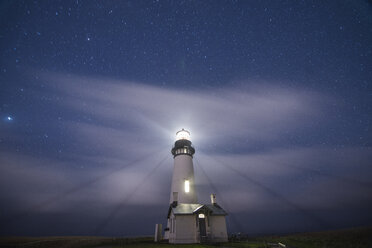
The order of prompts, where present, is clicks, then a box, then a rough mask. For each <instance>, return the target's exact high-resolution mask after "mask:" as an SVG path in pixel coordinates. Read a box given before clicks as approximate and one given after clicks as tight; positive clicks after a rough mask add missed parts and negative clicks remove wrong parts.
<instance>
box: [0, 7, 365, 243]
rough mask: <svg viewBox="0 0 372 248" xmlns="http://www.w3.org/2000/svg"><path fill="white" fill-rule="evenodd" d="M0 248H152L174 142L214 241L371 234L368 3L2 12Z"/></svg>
mask: <svg viewBox="0 0 372 248" xmlns="http://www.w3.org/2000/svg"><path fill="white" fill-rule="evenodd" d="M0 52H1V57H0V117H1V119H0V222H1V225H0V235H38V236H43V235H111V236H138V235H149V234H153V231H154V229H155V227H154V225H155V224H156V223H163V225H165V223H166V216H167V210H168V203H169V194H170V185H171V176H172V168H173V157H172V155H171V153H170V150H171V148H172V146H173V144H174V139H175V133H176V131H178V130H179V129H181V128H185V129H187V130H189V131H190V132H191V139H192V142H193V144H194V147H195V149H196V153H195V156H194V168H195V180H196V187H197V191H198V199H199V201H200V202H201V203H209V194H210V193H216V194H217V202H218V203H219V204H220V205H221V206H222V207H223V208H224V209H225V210H226V211H227V212H228V213H229V215H228V217H227V221H228V231H229V232H230V233H234V232H243V233H247V234H248V235H255V234H268V233H288V232H301V231H314V230H328V229H338V228H349V227H355V226H367V225H372V211H371V209H372V179H371V178H372V177H371V176H372V167H371V166H372V147H371V146H372V132H371V127H372V6H371V4H370V3H368V1H358V0H353V1H295V0H293V1H219V0H218V1H161V0H159V1H83V0H76V1H2V2H1V3H0Z"/></svg>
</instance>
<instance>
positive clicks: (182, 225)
mask: <svg viewBox="0 0 372 248" xmlns="http://www.w3.org/2000/svg"><path fill="white" fill-rule="evenodd" d="M171 216H173V217H172V218H174V215H173V214H172V215H171ZM175 223H176V224H175V232H174V233H172V232H171V230H170V233H169V243H173V244H190V243H196V242H197V241H196V223H195V216H194V215H177V216H176V218H175Z"/></svg>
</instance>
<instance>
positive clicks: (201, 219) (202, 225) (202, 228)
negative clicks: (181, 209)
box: [198, 214, 207, 241]
mask: <svg viewBox="0 0 372 248" xmlns="http://www.w3.org/2000/svg"><path fill="white" fill-rule="evenodd" d="M198 219H199V232H200V240H201V241H204V240H205V239H206V236H207V230H206V226H205V216H204V214H199V218H198Z"/></svg>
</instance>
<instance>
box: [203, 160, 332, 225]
mask: <svg viewBox="0 0 372 248" xmlns="http://www.w3.org/2000/svg"><path fill="white" fill-rule="evenodd" d="M206 156H207V157H210V158H212V159H213V160H215V161H216V162H218V164H220V165H222V166H223V167H224V168H225V169H227V170H229V171H233V172H234V173H236V174H237V175H239V176H240V177H242V178H243V179H245V180H246V181H248V182H249V183H251V184H253V185H255V186H257V187H258V188H261V189H263V190H264V191H265V192H266V193H268V194H270V195H271V196H274V197H276V198H278V199H279V200H280V202H281V203H285V204H286V205H288V206H290V207H291V208H292V209H294V210H296V211H297V212H299V213H301V214H302V215H303V216H304V217H306V218H307V219H309V220H311V221H312V222H316V224H317V225H318V226H319V227H321V228H322V229H326V228H332V225H331V224H330V223H328V222H326V221H325V220H323V219H321V218H319V217H318V216H315V215H314V214H312V213H310V212H309V211H308V210H306V209H303V208H302V207H300V206H298V205H297V204H295V203H293V202H291V201H290V200H288V199H287V198H286V197H284V196H282V195H281V194H279V193H277V192H276V191H275V190H272V189H271V188H269V187H268V186H266V185H264V184H262V183H261V182H259V181H257V180H255V179H252V178H251V177H249V176H248V175H246V174H245V173H244V172H242V171H239V170H237V169H236V168H234V167H232V166H231V165H228V164H226V163H224V162H222V161H220V160H219V159H217V158H215V157H213V156H209V155H206Z"/></svg>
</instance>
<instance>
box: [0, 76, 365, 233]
mask: <svg viewBox="0 0 372 248" xmlns="http://www.w3.org/2000/svg"><path fill="white" fill-rule="evenodd" d="M40 80H41V81H42V82H43V84H44V85H45V86H46V87H45V88H42V89H41V90H39V91H34V92H33V94H34V96H35V101H37V99H39V98H41V97H40V96H43V97H44V96H45V95H47V96H48V97H47V98H48V99H51V100H50V101H49V104H48V106H45V108H48V109H49V111H50V112H52V113H58V118H55V117H56V115H50V116H49V115H47V116H43V118H46V122H47V123H48V125H47V126H46V127H45V128H46V130H42V132H41V131H40V132H41V133H33V134H32V135H31V136H27V139H25V140H26V141H24V140H23V139H22V135H19V134H13V133H8V134H7V136H6V137H5V140H6V141H8V140H12V142H14V144H15V145H13V146H11V147H14V146H15V147H17V146H21V145H25V144H23V143H22V142H27V144H28V145H29V146H31V147H32V144H38V145H40V144H39V143H38V142H40V139H39V138H38V139H36V138H35V137H42V136H43V135H44V132H49V133H50V136H53V134H55V133H61V135H60V136H59V138H58V139H57V138H55V139H49V140H48V141H45V142H44V143H45V144H44V143H43V145H42V146H41V147H42V148H41V149H42V150H41V152H39V153H32V152H24V153H22V150H20V151H14V150H12V148H8V149H6V150H4V151H3V152H2V153H1V159H0V162H1V165H2V166H1V167H0V170H1V171H0V172H1V173H0V179H1V184H0V185H1V188H2V191H1V192H2V196H3V200H2V202H1V205H2V206H3V209H6V211H5V212H4V214H7V213H13V214H14V213H16V212H17V211H21V212H22V211H24V210H26V211H30V210H31V212H32V213H33V214H35V216H36V215H37V214H39V215H41V214H44V215H45V214H52V213H54V214H55V213H59V214H61V213H65V214H67V215H71V216H76V215H80V214H81V215H83V214H84V215H85V216H90V217H91V218H92V219H93V220H91V221H92V222H94V223H97V224H98V223H99V222H100V220H102V219H104V218H106V217H107V216H108V215H110V213H114V214H111V215H112V216H115V217H117V218H129V217H128V215H129V214H130V215H132V214H133V213H135V212H136V211H137V210H136V209H139V208H141V207H142V208H146V209H147V208H148V209H150V210H148V211H150V212H151V209H157V210H156V211H155V212H151V214H149V219H148V221H147V222H146V220H144V223H145V225H147V226H150V225H151V226H152V225H153V224H154V223H153V222H151V221H153V220H154V218H155V219H156V218H157V217H156V216H164V212H166V209H167V207H168V206H167V205H168V200H169V199H168V197H169V193H170V192H169V190H170V181H171V173H172V164H173V162H172V156H171V154H170V149H171V146H172V144H173V142H174V136H175V132H176V131H177V130H179V129H180V128H186V129H189V130H190V131H191V138H192V141H193V143H194V145H195V147H196V154H195V159H194V165H195V173H196V182H197V189H198V191H199V192H198V194H199V201H200V202H208V201H209V194H210V193H212V192H213V191H215V190H216V189H217V191H218V192H213V193H218V195H217V200H218V201H219V202H220V204H221V205H222V206H224V207H226V208H227V209H228V210H229V211H230V213H231V214H232V215H234V214H235V215H239V218H237V219H238V220H239V219H240V220H241V221H244V222H246V223H248V224H247V225H243V226H244V228H246V230H254V226H255V225H258V222H260V223H261V224H259V225H260V230H261V231H262V230H265V227H264V226H262V222H261V220H262V218H263V219H267V218H272V219H276V220H280V221H281V220H283V219H286V218H291V216H293V215H296V217H293V223H292V222H288V223H289V224H288V228H289V227H290V226H291V225H292V227H293V226H297V227H298V228H299V229H301V228H304V226H303V224H301V223H303V221H304V219H306V218H309V216H310V218H311V217H312V216H317V214H316V211H319V210H321V211H334V210H337V209H340V208H341V207H340V205H342V207H343V208H345V209H347V210H349V211H351V212H353V211H354V212H353V216H354V217H358V216H359V217H360V216H364V217H366V216H367V217H368V215H366V213H365V212H363V213H358V212H357V211H356V209H360V208H363V207H366V206H369V205H368V202H369V201H370V200H371V199H370V197H369V195H372V194H371V191H370V187H369V185H370V184H371V181H370V179H369V176H368V175H370V173H371V169H370V168H369V166H368V165H369V161H371V155H370V154H371V151H370V148H362V147H343V148H337V149H336V148H335V147H332V146H325V145H320V144H319V143H317V142H313V143H311V142H310V144H307V145H306V146H305V145H301V143H299V144H294V143H293V142H292V140H291V139H290V137H296V138H297V139H300V140H301V137H311V136H313V135H319V133H318V130H317V129H318V128H319V127H322V125H323V123H324V125H325V123H327V121H329V119H328V118H327V114H328V113H327V111H328V109H329V104H330V102H331V101H335V99H331V98H330V97H329V96H326V95H323V94H320V93H317V92H309V91H305V90H301V89H286V88H278V87H276V86H273V85H274V84H269V83H266V84H265V83H262V82H261V83H248V84H244V85H250V86H249V87H247V86H241V87H235V88H215V89H203V88H202V89H193V90H182V89H175V88H173V89H169V88H162V87H155V86H149V85H145V84H139V83H134V82H126V81H118V80H111V79H107V78H98V79H97V78H89V77H79V76H71V75H70V76H69V75H67V76H66V75H61V74H44V75H43V76H42V77H41V79H40ZM44 98H45V97H44ZM305 143H306V142H305ZM61 144H63V145H64V147H65V148H64V150H63V151H62V152H57V153H53V152H47V151H45V152H43V151H44V150H47V149H50V150H52V151H53V150H56V151H58V150H60V148H59V147H60V146H61ZM164 159H165V160H164ZM159 163H160V164H159ZM211 183H212V184H213V185H211ZM340 188H345V190H340ZM329 195H330V196H331V197H328V196H329ZM42 203H47V204H42ZM35 206H36V208H35ZM115 209H118V211H116V210H115ZM158 209H163V210H164V211H163V212H162V213H159V212H157V211H158ZM115 211H116V212H115ZM146 211H147V210H146ZM252 215H255V217H252ZM304 215H305V217H304ZM45 216H46V215H45ZM45 218H46V217H45ZM48 218H50V217H48ZM71 218H72V217H71ZM87 218H88V217H87ZM164 218H165V217H164ZM229 218H232V217H229ZM249 218H253V219H254V220H255V221H253V222H251V221H250V219H249ZM260 218H261V220H260ZM314 218H316V217H314ZM368 218H369V217H368ZM88 219H89V218H88ZM114 219H115V218H114ZM356 219H358V218H356ZM360 219H362V218H359V219H358V220H360ZM150 220H151V221H150ZM230 220H232V219H230ZM112 221H116V222H118V219H115V220H112ZM164 221H165V219H164ZM118 223H119V222H118ZM265 223H266V222H265ZM358 223H359V222H358ZM358 223H357V224H358ZM266 224H267V223H266ZM354 224H355V223H354ZM108 225H110V224H108ZM314 225H315V224H314ZM313 227H314V228H315V227H316V225H315V226H313ZM142 228H143V226H131V227H128V228H127V231H129V229H130V230H131V232H135V231H134V230H137V233H140V232H141V230H142ZM275 228H282V229H281V230H289V229H286V228H287V227H286V226H285V225H284V226H280V227H279V226H277V227H275ZM147 229H148V230H150V228H149V227H148V228H147ZM147 229H146V230H147ZM108 230H112V229H110V227H108ZM266 230H271V231H272V229H270V228H268V229H266ZM232 231H234V230H232ZM235 231H238V230H235ZM4 232H5V231H4ZM78 232H79V231H78V230H75V231H74V233H78ZM40 234H42V233H40Z"/></svg>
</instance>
